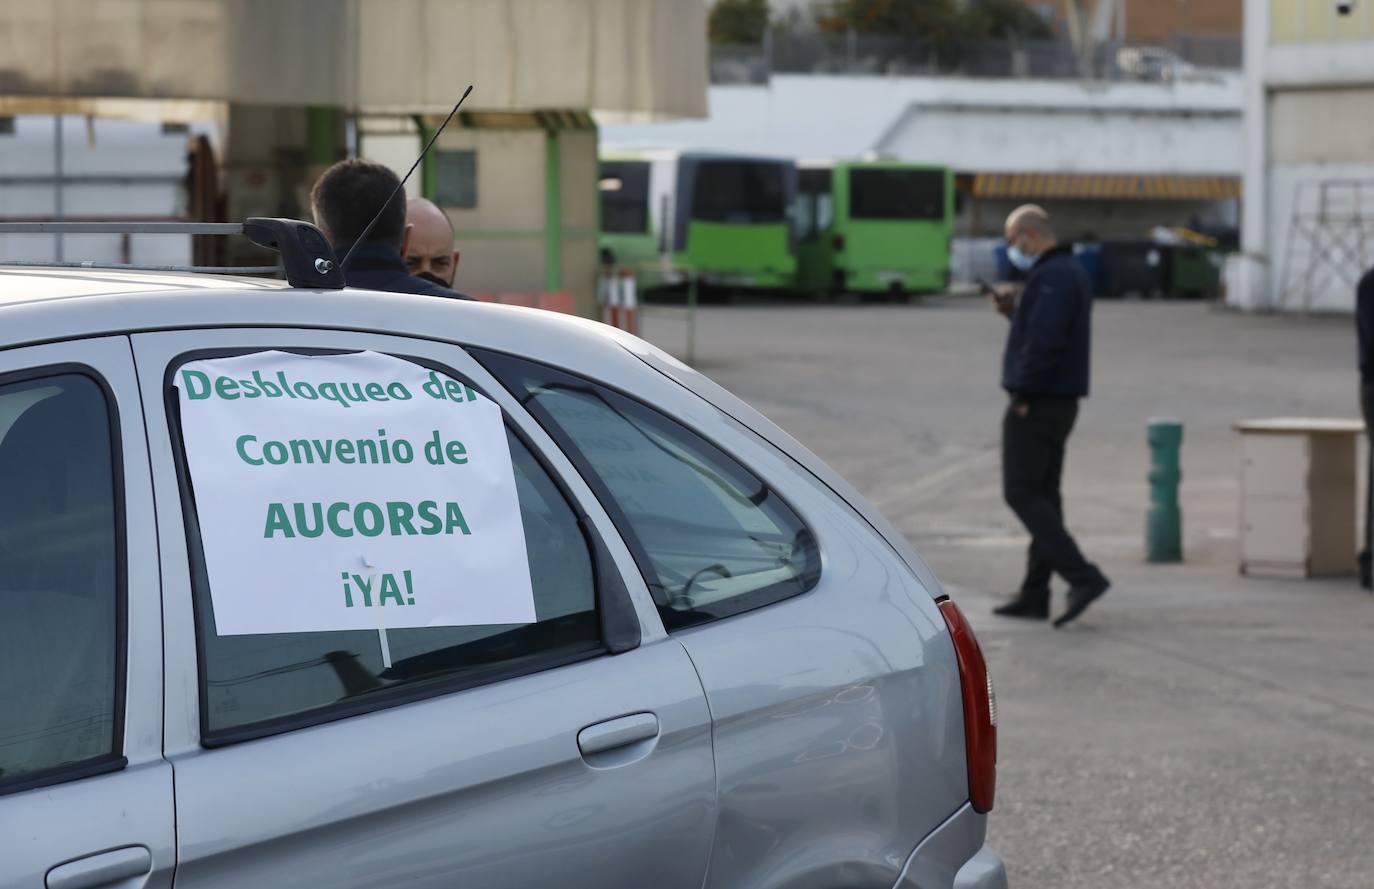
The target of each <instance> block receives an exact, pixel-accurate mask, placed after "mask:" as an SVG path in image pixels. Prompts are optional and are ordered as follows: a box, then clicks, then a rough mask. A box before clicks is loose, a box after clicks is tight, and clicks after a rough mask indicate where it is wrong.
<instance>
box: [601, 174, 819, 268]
mask: <svg viewBox="0 0 1374 889" xmlns="http://www.w3.org/2000/svg"><path fill="white" fill-rule="evenodd" d="M796 176H797V174H796V169H795V168H794V167H793V165H792V162H791V161H789V160H786V159H782V158H768V157H751V156H745V155H730V154H708V153H701V152H689V153H678V152H671V151H658V152H625V153H610V154H607V155H604V156H603V157H602V160H601V181H600V189H601V246H602V247H603V249H605V250H608V251H610V253H611V254H612V255H613V256H614V258H615V261H616V262H617V263H619V264H621V265H625V266H629V267H632V268H634V269H635V270H636V272H637V273H638V274H639V275H640V286H642V287H647V288H652V287H657V286H663V285H672V284H678V283H681V282H682V281H684V280H685V279H686V275H687V274H688V272H689V271H690V272H692V273H694V274H696V275H697V277H698V280H699V281H700V282H702V283H704V284H706V285H708V286H718V287H722V288H728V289H731V290H738V291H750V290H753V291H769V290H784V289H787V288H789V287H791V286H792V283H793V280H794V277H795V274H796V267H797V258H796V244H795V237H794V232H793V226H792V219H791V213H792V205H793V200H794V198H795V195H796V181H797V179H796Z"/></svg>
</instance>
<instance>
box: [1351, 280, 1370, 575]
mask: <svg viewBox="0 0 1374 889" xmlns="http://www.w3.org/2000/svg"><path fill="white" fill-rule="evenodd" d="M1355 329H1356V333H1357V335H1358V338H1359V342H1360V408H1361V409H1362V410H1363V411H1364V428H1365V433H1366V434H1367V435H1368V437H1369V440H1370V442H1371V444H1374V269H1371V270H1370V271H1368V272H1365V274H1364V277H1363V278H1361V279H1360V285H1359V288H1358V289H1357V290H1356V295H1355ZM1370 470H1371V475H1370V482H1369V487H1368V488H1367V489H1366V491H1365V519H1364V520H1365V540H1364V552H1362V553H1360V584H1361V585H1362V586H1363V587H1364V588H1365V589H1371V588H1374V583H1371V581H1374V577H1371V571H1370V567H1371V566H1370V554H1371V552H1374V527H1371V520H1374V458H1371V460H1370Z"/></svg>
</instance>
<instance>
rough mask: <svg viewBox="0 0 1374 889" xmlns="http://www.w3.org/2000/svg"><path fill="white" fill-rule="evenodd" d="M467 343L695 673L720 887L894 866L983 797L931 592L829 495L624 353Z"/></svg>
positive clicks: (839, 881) (860, 881)
mask: <svg viewBox="0 0 1374 889" xmlns="http://www.w3.org/2000/svg"><path fill="white" fill-rule="evenodd" d="M473 355H474V357H475V358H477V360H479V361H481V362H482V363H483V364H484V365H485V366H486V367H487V368H488V369H490V370H491V371H492V372H493V373H494V374H495V375H496V376H497V377H498V378H499V379H500V380H501V381H502V382H503V383H504V384H505V385H506V386H508V387H509V388H510V389H511V390H512V391H514V392H517V393H519V394H520V396H521V400H522V403H524V404H525V405H526V407H527V409H528V410H530V412H531V413H532V414H533V416H534V417H535V418H536V419H537V420H539V421H540V422H541V423H543V424H545V425H546V427H548V428H549V429H551V430H553V434H554V436H555V437H556V438H557V439H558V441H559V443H560V445H562V447H563V449H564V450H565V451H566V452H567V453H569V454H571V455H573V459H574V461H575V462H576V464H577V466H578V469H579V471H581V472H582V473H583V475H584V476H585V477H587V478H588V479H590V480H591V484H592V486H593V489H594V490H595V491H596V493H597V496H598V497H599V498H601V500H602V502H603V503H605V504H607V508H608V510H610V511H611V513H612V515H613V516H614V518H615V521H616V524H617V526H618V527H620V528H621V529H622V533H623V534H624V536H625V537H626V539H627V541H628V542H629V544H630V546H631V550H632V552H633V553H634V555H635V558H636V561H637V563H638V564H639V567H640V570H641V571H642V572H643V574H644V576H645V577H647V578H649V581H650V588H651V589H653V590H654V591H655V594H656V601H657V603H658V610H659V612H660V615H661V617H662V619H663V621H664V623H665V624H666V625H667V626H668V629H669V631H670V632H671V633H672V635H673V638H675V639H678V640H679V641H681V642H682V644H683V645H684V646H685V647H686V649H687V651H688V653H689V654H690V655H691V657H692V661H693V664H694V665H695V666H696V668H697V671H698V674H699V675H700V677H701V680H702V684H703V685H704V687H705V689H706V694H707V699H708V700H709V702H710V705H711V713H712V717H713V719H714V731H715V754H716V770H717V783H718V797H719V805H720V819H719V822H718V829H717V833H716V842H715V847H714V849H713V852H712V856H711V867H710V874H709V877H708V880H707V882H706V886H707V887H711V889H717V887H718V889H735V887H744V886H748V887H751V889H802V887H812V886H846V887H855V889H858V887H875V889H876V887H888V886H891V885H893V883H894V882H895V881H896V879H897V877H898V874H899V871H900V869H901V867H902V864H903V862H904V861H905V860H906V858H907V856H908V855H909V854H910V852H911V850H912V849H913V848H914V847H915V846H916V844H917V842H918V841H919V840H920V839H921V838H923V837H924V836H926V835H927V834H928V833H929V832H930V831H931V830H933V829H934V828H935V827H936V826H938V825H939V824H941V823H942V822H944V821H945V820H946V819H947V818H948V817H949V816H950V815H952V814H953V813H954V812H955V811H956V810H957V809H958V808H959V807H960V806H961V805H963V804H964V802H965V801H966V800H967V799H968V787H967V780H966V775H967V771H966V767H965V759H964V740H963V739H964V735H963V722H962V702H961V686H960V677H959V672H958V669H957V664H956V662H955V657H954V650H953V647H952V644H951V642H950V639H949V634H948V631H947V630H946V628H945V625H944V621H943V618H942V617H941V616H940V613H939V610H938V608H937V606H936V605H935V603H934V601H933V600H932V598H931V597H930V595H929V593H928V592H927V591H926V590H925V589H923V588H922V587H921V585H920V583H919V582H918V581H917V579H916V578H915V576H914V575H913V574H912V572H911V571H910V570H909V569H908V568H907V567H906V566H905V565H903V564H902V562H901V561H900V560H899V559H898V558H897V555H896V553H895V552H894V551H893V550H892V549H891V548H890V547H889V546H888V545H887V544H886V543H885V542H884V541H883V539H882V538H881V537H879V536H878V535H877V534H875V533H874V532H873V531H872V529H871V528H869V527H868V526H867V525H866V524H865V523H864V522H863V521H862V520H861V519H860V518H859V517H858V516H857V514H855V513H854V512H853V511H852V510H851V509H849V508H848V507H847V506H846V505H845V504H844V503H843V502H842V501H840V500H839V498H838V497H836V496H835V495H834V494H833V492H831V491H829V490H828V489H826V488H824V487H823V486H821V485H819V484H818V483H816V482H815V480H814V479H813V478H812V477H811V476H809V475H808V474H806V473H805V472H803V471H801V470H800V469H799V468H798V467H797V465H796V464H795V463H793V462H791V461H790V460H789V459H788V458H787V457H786V455H784V454H783V453H781V452H780V451H778V450H777V449H776V448H773V447H772V446H770V445H768V444H767V443H766V442H764V441H763V440H762V439H761V438H759V437H758V436H756V435H754V434H753V433H752V432H751V431H750V430H748V429H747V428H745V427H743V426H742V425H741V424H739V423H738V422H735V421H733V420H731V419H730V418H729V417H728V416H726V415H725V414H723V413H722V412H720V411H718V410H716V409H714V408H713V407H711V406H710V405H708V404H707V403H706V402H704V401H703V400H701V399H700V398H698V397H697V396H696V395H694V394H692V393H691V392H690V391H688V390H686V389H684V388H682V387H681V386H679V385H678V384H676V383H674V382H672V381H671V380H669V379H667V378H666V377H664V376H662V375H660V374H658V373H652V372H649V371H648V370H647V369H646V368H645V367H644V366H643V364H642V363H641V362H639V361H638V360H637V359H635V358H634V357H632V356H630V355H629V354H628V353H623V354H622V355H620V356H616V355H614V354H609V355H604V356H601V357H602V360H601V361H600V363H599V364H598V365H597V366H591V364H590V362H585V359H584V362H585V364H586V369H587V372H586V374H585V375H583V374H579V373H574V372H572V371H570V370H564V369H561V368H554V367H551V366H548V365H541V364H537V363H535V362H532V361H528V360H526V359H522V358H516V357H514V356H511V355H508V354H500V353H495V352H484V351H474V353H473ZM574 363H575V362H573V361H569V362H567V365H572V364H574ZM567 365H565V366H567Z"/></svg>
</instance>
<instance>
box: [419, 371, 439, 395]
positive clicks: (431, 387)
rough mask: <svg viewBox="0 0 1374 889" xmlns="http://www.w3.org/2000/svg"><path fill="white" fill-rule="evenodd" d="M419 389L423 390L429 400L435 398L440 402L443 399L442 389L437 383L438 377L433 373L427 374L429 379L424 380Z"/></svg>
mask: <svg viewBox="0 0 1374 889" xmlns="http://www.w3.org/2000/svg"><path fill="white" fill-rule="evenodd" d="M420 388H421V389H423V390H425V394H426V395H428V396H429V397H430V398H437V399H439V400H440V401H442V400H443V399H444V387H443V385H442V384H441V383H440V382H439V375H438V374H437V373H435V372H434V371H430V372H429V379H427V380H425V384H424V385H423V386H421V387H420Z"/></svg>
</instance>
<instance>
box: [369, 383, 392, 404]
mask: <svg viewBox="0 0 1374 889" xmlns="http://www.w3.org/2000/svg"><path fill="white" fill-rule="evenodd" d="M363 391H365V392H366V393H367V397H368V398H370V399H372V400H373V401H389V400H390V399H388V398H387V397H386V390H385V389H383V388H382V384H381V383H368V384H367V388H366V389H365V390H363Z"/></svg>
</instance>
